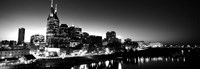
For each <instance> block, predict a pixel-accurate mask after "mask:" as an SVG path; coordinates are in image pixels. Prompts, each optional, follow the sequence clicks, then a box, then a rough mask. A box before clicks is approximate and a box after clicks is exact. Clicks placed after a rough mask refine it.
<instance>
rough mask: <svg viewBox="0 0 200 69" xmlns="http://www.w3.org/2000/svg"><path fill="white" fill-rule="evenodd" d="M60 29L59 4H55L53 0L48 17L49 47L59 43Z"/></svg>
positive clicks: (47, 41)
mask: <svg viewBox="0 0 200 69" xmlns="http://www.w3.org/2000/svg"><path fill="white" fill-rule="evenodd" d="M58 30H59V19H58V16H57V4H56V5H55V8H54V4H53V0H51V12H50V14H49V16H48V18H47V31H46V43H47V44H48V46H49V47H55V45H56V43H57V35H58V34H57V33H58Z"/></svg>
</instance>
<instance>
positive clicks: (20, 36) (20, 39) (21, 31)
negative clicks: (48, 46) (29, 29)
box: [18, 28, 25, 44]
mask: <svg viewBox="0 0 200 69" xmlns="http://www.w3.org/2000/svg"><path fill="white" fill-rule="evenodd" d="M24 35H25V29H24V28H19V34H18V44H23V43H24Z"/></svg>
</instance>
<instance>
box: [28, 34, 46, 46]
mask: <svg viewBox="0 0 200 69" xmlns="http://www.w3.org/2000/svg"><path fill="white" fill-rule="evenodd" d="M42 42H44V36H43V35H39V34H35V35H32V36H31V39H30V44H32V45H35V46H38V45H39V44H40V43H42Z"/></svg>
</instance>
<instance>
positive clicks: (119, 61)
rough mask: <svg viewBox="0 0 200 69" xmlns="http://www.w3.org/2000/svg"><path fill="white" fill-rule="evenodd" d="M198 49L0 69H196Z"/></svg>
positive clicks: (171, 49) (140, 53)
mask: <svg viewBox="0 0 200 69" xmlns="http://www.w3.org/2000/svg"><path fill="white" fill-rule="evenodd" d="M199 61H200V49H192V48H153V49H147V50H144V51H136V52H123V53H122V52H120V53H115V54H112V55H98V56H88V57H74V58H66V59H51V60H44V59H43V60H37V61H36V62H35V63H32V64H27V65H16V66H8V67H1V68H0V69H193V68H195V67H197V68H199V65H198V64H199Z"/></svg>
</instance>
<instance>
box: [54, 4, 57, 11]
mask: <svg viewBox="0 0 200 69" xmlns="http://www.w3.org/2000/svg"><path fill="white" fill-rule="evenodd" d="M54 12H55V13H57V4H56V5H55V11H54Z"/></svg>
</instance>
